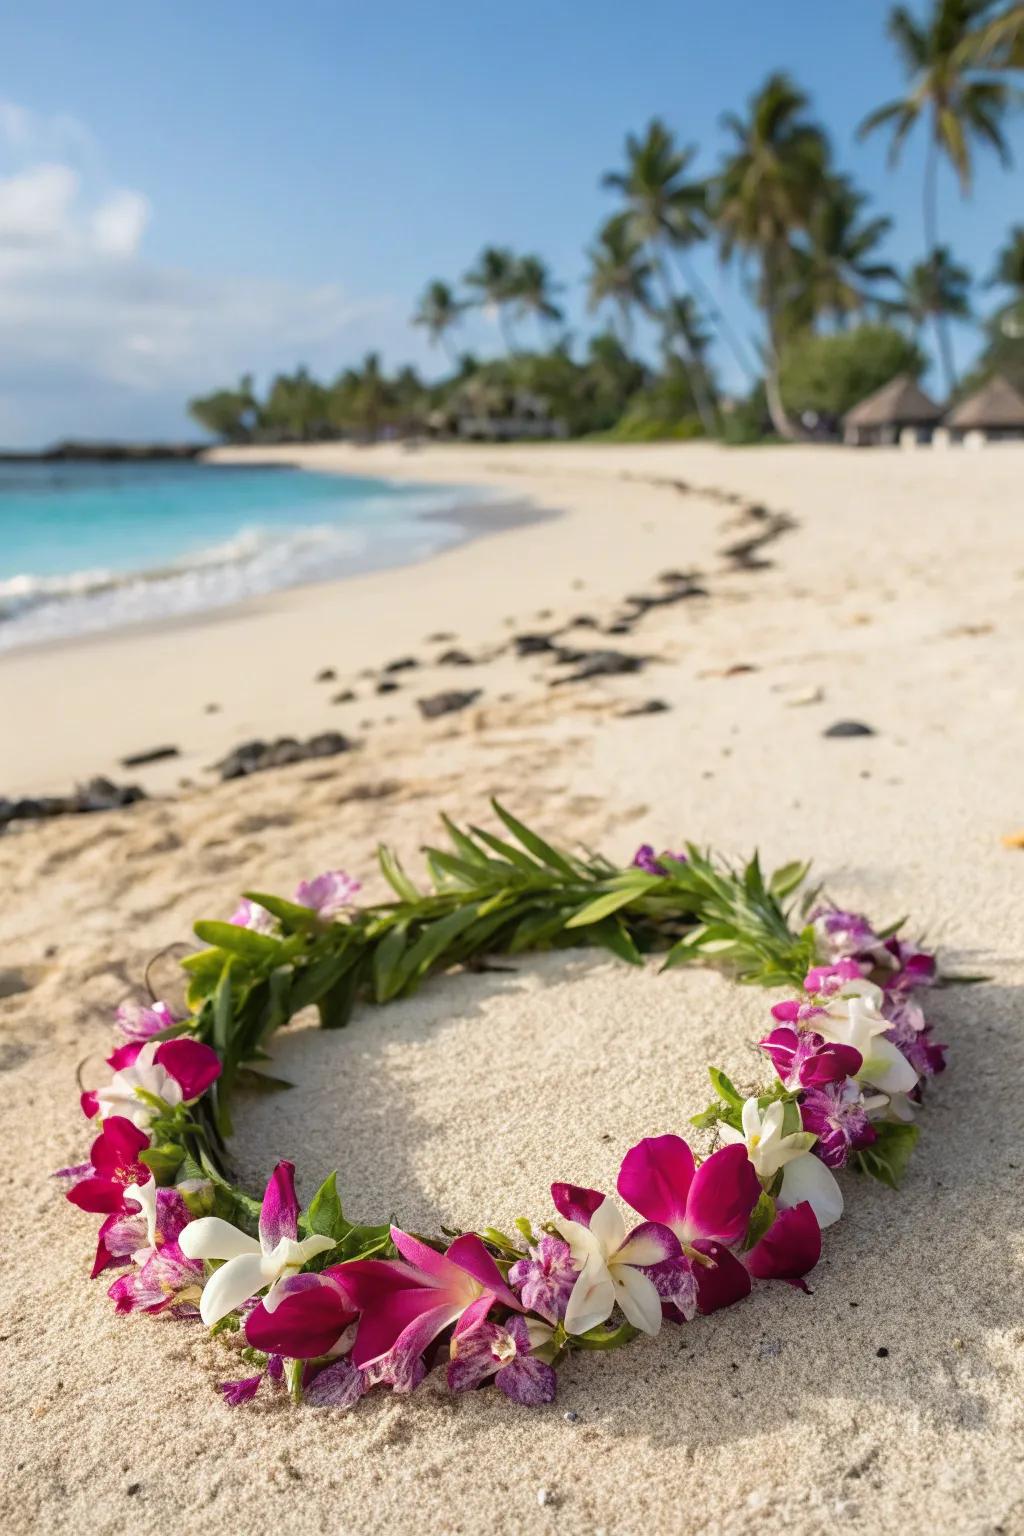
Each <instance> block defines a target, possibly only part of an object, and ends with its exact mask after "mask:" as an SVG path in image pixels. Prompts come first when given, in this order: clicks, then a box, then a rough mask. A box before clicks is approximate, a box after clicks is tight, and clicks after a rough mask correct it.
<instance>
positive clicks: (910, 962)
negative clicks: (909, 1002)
mask: <svg viewBox="0 0 1024 1536" xmlns="http://www.w3.org/2000/svg"><path fill="white" fill-rule="evenodd" d="M885 947H886V949H887V950H888V952H889V954H890V955H891V956H892V958H893V962H894V963H895V965H896V966H897V968H898V969H897V970H896V973H895V975H894V976H890V977H887V979H886V981H885V990H886V991H887V992H903V993H907V992H912V991H913V989H914V988H915V987H931V986H934V985H935V982H936V980H937V974H936V962H935V956H934V955H932V954H929V953H928V951H927V950H924V949H914V948H913V946H912V945H910V944H904V943H903V941H902V940H901V939H897V938H892V939H886V941H885Z"/></svg>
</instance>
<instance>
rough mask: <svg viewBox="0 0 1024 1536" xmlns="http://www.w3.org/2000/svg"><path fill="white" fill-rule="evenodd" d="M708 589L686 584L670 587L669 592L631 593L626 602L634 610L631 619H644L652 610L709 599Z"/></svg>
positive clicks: (694, 584)
mask: <svg viewBox="0 0 1024 1536" xmlns="http://www.w3.org/2000/svg"><path fill="white" fill-rule="evenodd" d="M707 595H708V593H707V588H706V587H700V586H698V585H697V584H696V582H685V583H682V584H678V585H675V586H671V587H669V589H668V591H667V592H636V593H631V594H630V595H629V597H627V598H626V599H625V601H626V602H627V603H628V604H629V606H630V607H631V608H632V610H633V612H632V614H631V615H630V617H631V618H634V619H639V618H642V617H643V615H644V614H645V613H649V612H650V610H651V609H652V608H667V607H669V605H670V604H672V603H684V602H686V601H687V600H688V599H689V598H691V597H707Z"/></svg>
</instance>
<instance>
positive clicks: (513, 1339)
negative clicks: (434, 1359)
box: [448, 1317, 555, 1407]
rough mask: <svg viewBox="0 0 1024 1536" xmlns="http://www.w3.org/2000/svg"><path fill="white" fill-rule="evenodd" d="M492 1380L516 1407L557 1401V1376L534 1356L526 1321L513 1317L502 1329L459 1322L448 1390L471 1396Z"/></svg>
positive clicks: (453, 1337)
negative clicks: (484, 1383)
mask: <svg viewBox="0 0 1024 1536" xmlns="http://www.w3.org/2000/svg"><path fill="white" fill-rule="evenodd" d="M464 1325H465V1326H464ZM489 1376H493V1377H494V1385H495V1386H496V1387H497V1388H498V1390H499V1391H501V1392H504V1394H505V1396H506V1397H510V1398H511V1399H512V1401H513V1402H514V1403H523V1404H524V1405H526V1406H527V1407H533V1406H534V1405H536V1404H538V1403H550V1402H553V1401H554V1397H555V1372H554V1370H553V1368H552V1367H551V1366H550V1365H547V1364H546V1363H545V1362H544V1361H543V1360H538V1359H537V1358H536V1356H535V1355H534V1354H533V1352H532V1345H531V1343H530V1331H529V1327H528V1324H527V1321H526V1319H525V1317H510V1318H509V1319H508V1321H507V1322H506V1323H502V1324H500V1325H499V1324H497V1323H489V1322H480V1321H477V1320H475V1319H473V1318H471V1317H467V1318H465V1319H463V1320H462V1321H460V1323H459V1326H458V1327H457V1328H456V1330H455V1332H454V1334H453V1335H452V1342H451V1361H450V1363H449V1366H448V1385H449V1387H450V1388H451V1390H452V1391H453V1392H469V1391H471V1390H472V1389H473V1388H474V1387H479V1386H480V1385H481V1384H482V1383H483V1382H485V1381H486V1380H487V1378H488V1377H489Z"/></svg>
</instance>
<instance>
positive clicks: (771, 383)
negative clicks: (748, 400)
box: [763, 252, 806, 443]
mask: <svg viewBox="0 0 1024 1536" xmlns="http://www.w3.org/2000/svg"><path fill="white" fill-rule="evenodd" d="M763 261H764V307H765V317H766V319H767V322H768V367H767V368H766V369H765V376H764V394H765V400H766V402H767V405H768V414H769V416H770V417H771V419H772V426H773V427H774V428H775V430H776V432H777V433H778V434H779V436H780V437H781V438H784V439H785V441H786V442H787V443H796V442H801V441H803V440H804V438H805V436H806V434H805V433H804V431H803V429H802V428H801V427H799V426H798V425H797V423H796V422H795V421H794V420H793V419H792V417H791V416H790V415H789V412H788V411H787V410H786V407H785V405H784V404H783V400H782V385H781V383H780V381H779V352H780V350H781V349H780V345H779V320H778V314H777V312H776V311H777V304H776V299H775V274H774V264H773V262H772V259H771V256H770V255H769V254H768V252H766V253H765V255H764V257H763Z"/></svg>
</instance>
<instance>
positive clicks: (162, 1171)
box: [139, 1141, 185, 1184]
mask: <svg viewBox="0 0 1024 1536" xmlns="http://www.w3.org/2000/svg"><path fill="white" fill-rule="evenodd" d="M184 1160H185V1148H184V1147H179V1146H177V1145H176V1144H175V1143H174V1142H173V1141H165V1142H164V1143H163V1144H162V1145H161V1146H159V1147H147V1148H146V1150H145V1151H144V1152H140V1153H139V1162H140V1163H145V1165H146V1167H147V1168H150V1169H152V1172H153V1177H154V1179H155V1180H156V1182H157V1183H158V1184H173V1182H174V1176H175V1174H176V1173H177V1171H178V1169H179V1168H180V1167H181V1165H182V1163H183V1162H184Z"/></svg>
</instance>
